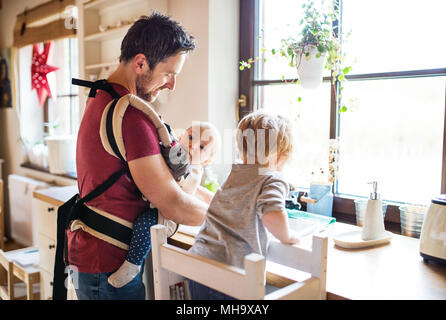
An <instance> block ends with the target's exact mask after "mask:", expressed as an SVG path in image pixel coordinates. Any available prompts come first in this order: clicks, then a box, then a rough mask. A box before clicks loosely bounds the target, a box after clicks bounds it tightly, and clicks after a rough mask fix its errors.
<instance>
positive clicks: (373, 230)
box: [361, 181, 386, 241]
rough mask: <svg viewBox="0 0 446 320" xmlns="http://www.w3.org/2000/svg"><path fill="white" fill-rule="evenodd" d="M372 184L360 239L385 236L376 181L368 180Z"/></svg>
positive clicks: (365, 239) (373, 238)
mask: <svg viewBox="0 0 446 320" xmlns="http://www.w3.org/2000/svg"><path fill="white" fill-rule="evenodd" d="M369 184H373V190H372V193H370V198H369V201H368V202H367V208H366V211H365V215H364V225H363V228H362V234H361V237H362V240H364V241H368V240H376V239H380V238H383V237H385V236H386V231H385V228H384V218H383V212H382V202H381V200H380V199H379V194H378V192H377V190H378V182H376V181H373V182H369Z"/></svg>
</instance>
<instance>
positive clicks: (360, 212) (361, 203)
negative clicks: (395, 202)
mask: <svg viewBox="0 0 446 320" xmlns="http://www.w3.org/2000/svg"><path fill="white" fill-rule="evenodd" d="M367 202H368V200H367V199H365V200H355V211H356V225H358V226H360V227H362V226H363V225H364V215H365V211H366V209H367ZM382 207H383V208H382V210H383V219H385V217H386V211H387V203H384V202H383V204H382Z"/></svg>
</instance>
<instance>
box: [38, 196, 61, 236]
mask: <svg viewBox="0 0 446 320" xmlns="http://www.w3.org/2000/svg"><path fill="white" fill-rule="evenodd" d="M34 203H35V205H36V211H37V214H38V216H39V221H38V229H39V233H41V234H44V235H45V236H47V237H48V238H50V239H57V209H58V207H57V206H53V205H51V204H48V203H46V202H44V201H40V200H36V201H35V202H34Z"/></svg>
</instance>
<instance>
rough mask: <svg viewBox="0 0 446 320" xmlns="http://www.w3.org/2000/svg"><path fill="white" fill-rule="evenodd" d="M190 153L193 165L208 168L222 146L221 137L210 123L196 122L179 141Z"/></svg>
mask: <svg viewBox="0 0 446 320" xmlns="http://www.w3.org/2000/svg"><path fill="white" fill-rule="evenodd" d="M178 140H179V142H180V144H181V146H182V147H183V148H184V149H185V150H187V151H188V155H189V160H190V163H191V164H199V165H202V166H206V165H208V164H209V163H211V162H212V160H213V158H214V156H215V154H216V153H217V151H218V149H220V146H221V136H220V133H219V132H218V130H217V128H216V127H215V126H214V125H213V124H212V123H210V122H203V121H196V122H193V123H192V125H191V126H190V127H189V128H187V130H186V131H185V132H184V133H183V134H182V135H181V136H180V138H179V139H178Z"/></svg>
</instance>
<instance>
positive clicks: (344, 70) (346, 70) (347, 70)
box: [342, 67, 352, 74]
mask: <svg viewBox="0 0 446 320" xmlns="http://www.w3.org/2000/svg"><path fill="white" fill-rule="evenodd" d="M350 71H352V67H345V68H344V69H343V70H342V72H343V73H344V74H347V73H349V72H350Z"/></svg>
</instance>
